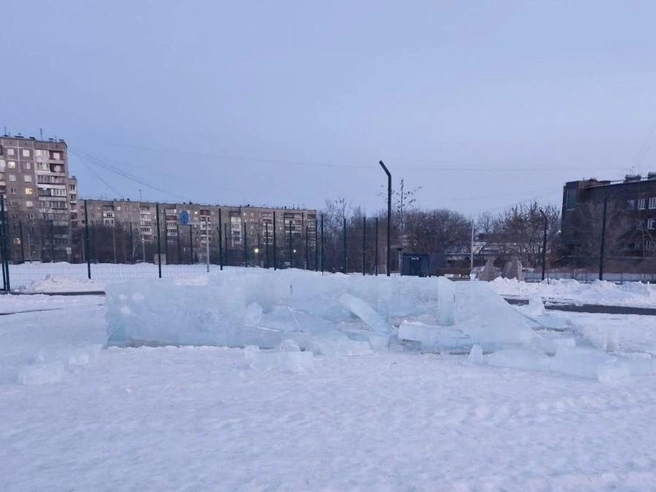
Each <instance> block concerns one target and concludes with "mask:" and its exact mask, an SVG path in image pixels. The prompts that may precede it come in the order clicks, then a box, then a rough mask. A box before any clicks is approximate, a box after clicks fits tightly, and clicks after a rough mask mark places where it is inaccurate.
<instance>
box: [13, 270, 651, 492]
mask: <svg viewBox="0 0 656 492" xmlns="http://www.w3.org/2000/svg"><path fill="white" fill-rule="evenodd" d="M321 281H322V277H320V276H319V277H317V278H315V279H314V282H321ZM202 282H204V281H201V283H202ZM353 295H355V294H353ZM81 299H82V298H80V299H76V298H49V297H46V296H26V297H18V296H0V311H1V312H14V311H17V310H19V309H17V308H21V309H22V308H25V307H26V304H25V303H26V302H27V303H31V302H34V303H35V304H34V307H35V308H39V309H46V308H47V306H49V305H50V306H51V308H52V309H55V310H53V311H42V312H41V311H40V312H30V313H21V314H15V315H7V316H0V415H1V416H2V418H0V442H1V445H0V454H2V459H0V490H3V491H10V492H13V491H25V490H39V491H60V490H80V491H82V490H93V491H115V490H135V491H136V490H226V491H233V490H262V491H264V490H266V491H296V490H309V491H318V490H333V491H337V490H339V491H349V490H360V491H364V490H367V491H368V490H376V491H378V490H382V491H453V490H456V491H472V492H473V491H502V490H503V491H551V490H554V491H595V492H596V491H611V490H612V491H656V434H655V433H654V432H653V431H652V429H653V426H654V423H655V417H654V415H656V378H654V377H644V376H634V377H625V376H626V374H621V371H619V373H618V371H612V370H610V371H607V373H606V374H604V378H603V380H604V383H605V384H604V383H601V382H599V380H597V379H594V378H588V377H577V376H573V375H571V374H570V373H561V374H556V373H554V372H544V371H534V370H527V369H529V368H527V367H525V364H524V365H522V364H521V362H522V361H524V362H526V364H529V363H537V364H538V365H539V363H540V361H541V360H544V359H541V358H540V357H546V356H544V355H539V357H528V358H526V359H525V356H526V355H527V351H530V349H521V350H524V351H523V352H520V353H517V352H515V353H510V352H509V350H510V349H507V350H504V351H497V352H494V353H492V354H487V355H484V354H483V351H482V349H481V347H480V346H475V347H474V348H473V349H472V351H471V354H470V355H469V356H468V355H462V356H455V355H440V354H421V353H418V352H408V351H403V350H400V349H399V350H396V351H395V350H389V351H371V350H366V351H362V352H357V354H358V355H350V356H347V355H341V354H342V352H341V351H337V353H335V354H329V355H322V354H318V355H312V354H311V353H310V352H303V351H301V348H300V346H298V344H295V342H288V341H284V343H283V344H282V345H281V346H279V347H278V349H277V351H275V352H266V351H264V352H262V353H260V352H261V351H260V350H259V349H257V348H253V347H247V348H246V349H239V348H221V347H158V348H153V347H139V348H108V349H103V348H102V344H103V343H104V341H105V340H106V324H105V309H106V308H105V307H104V306H102V305H97V304H98V303H101V302H102V298H95V297H93V296H91V298H90V299H85V300H83V301H81ZM369 305H372V303H371V302H370V303H369ZM409 305H410V304H408V306H409ZM534 307H535V306H533V308H534ZM458 312H459V311H458ZM458 312H456V315H457V314H458ZM516 312H517V313H518V315H519V316H522V315H523V314H530V315H531V316H539V313H537V314H536V312H535V309H533V310H531V309H530V307H529V306H526V307H522V308H519V309H517V311H516ZM258 313H259V311H258V310H253V312H250V313H249V315H250V316H251V319H257V318H258ZM520 313H521V314H520ZM560 316H562V317H563V318H565V319H566V321H567V323H566V326H568V327H569V328H568V330H569V331H568V332H567V334H566V335H568V336H571V337H574V338H576V339H577V340H578V341H579V343H580V342H581V341H584V342H587V343H588V344H589V348H590V350H589V351H588V352H587V353H588V354H600V353H601V354H606V355H605V357H609V356H612V355H613V354H608V353H607V352H605V351H606V350H611V351H617V352H618V353H622V354H624V356H625V357H626V358H632V360H635V361H638V362H641V363H642V362H645V363H646V364H650V363H651V355H652V354H656V318H654V317H648V316H620V315H612V316H610V315H594V314H578V313H577V314H569V313H567V314H561V315H560ZM423 321H424V322H426V323H429V321H431V320H427V319H424V320H423ZM280 322H281V323H282V322H284V320H281V321H280ZM416 322H422V321H421V320H416ZM431 322H435V320H432V321H431ZM457 323H458V320H457V316H456V322H455V325H454V326H456V325H457ZM548 333H550V332H548V330H547V331H546V332H544V333H543V332H540V336H541V337H542V338H545V339H546V338H547V334H548ZM556 335H557V336H558V337H561V338H562V337H563V336H564V335H563V333H561V332H557V333H556ZM346 339H347V340H348V338H346ZM339 340H341V341H342V342H343V341H344V339H343V338H342V339H337V340H332V343H339ZM563 346H567V344H563ZM593 348H594V349H597V351H592V349H593ZM516 350H520V349H516ZM574 353H575V352H573V351H571V350H570V351H569V352H568V351H564V352H562V353H561V356H562V357H563V364H565V363H566V362H569V359H568V356H571V355H572V354H574ZM263 354H269V355H271V354H275V355H274V356H273V357H265V358H261V356H262V355H263ZM281 354H282V355H281ZM285 354H286V355H285ZM298 354H307V355H305V356H300V357H299V356H298ZM540 354H541V353H540ZM500 355H501V356H500ZM596 356H597V355H594V357H596ZM503 357H506V363H503V361H501V365H502V366H504V367H497V366H496V365H494V363H498V362H499V359H503ZM557 357H558V356H555V357H553V360H555V359H556V358H557ZM586 357H587V356H586ZM495 358H496V359H497V360H496V361H495V360H494V359H495ZM584 359H585V358H584ZM310 360H311V361H312V362H309V361H310ZM512 364H517V365H518V367H520V368H519V369H518V368H512V367H507V366H508V365H512ZM576 367H580V365H577V366H576Z"/></svg>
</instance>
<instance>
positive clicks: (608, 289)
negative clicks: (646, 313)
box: [490, 278, 656, 308]
mask: <svg viewBox="0 0 656 492" xmlns="http://www.w3.org/2000/svg"><path fill="white" fill-rule="evenodd" d="M490 285H491V286H492V288H493V289H494V290H495V291H496V292H497V293H499V294H500V295H502V296H504V297H515V298H522V299H529V298H534V297H540V298H542V299H543V300H545V301H554V302H559V303H571V304H602V305H606V306H631V307H652V308H653V307H656V285H655V284H648V283H643V282H627V283H624V284H616V283H613V282H606V281H599V280H597V281H595V282H592V283H581V282H578V281H576V280H545V281H543V282H520V281H518V280H516V279H506V278H496V279H494V280H493V281H492V282H490Z"/></svg>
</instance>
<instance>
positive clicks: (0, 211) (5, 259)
mask: <svg viewBox="0 0 656 492" xmlns="http://www.w3.org/2000/svg"><path fill="white" fill-rule="evenodd" d="M0 215H1V216H2V224H0V234H1V235H2V238H1V239H2V242H1V243H0V253H2V280H3V284H4V290H6V291H7V292H9V291H10V290H11V285H10V282H9V247H8V245H7V240H8V236H9V235H8V234H7V232H8V231H9V227H8V226H7V211H6V209H5V199H4V197H0Z"/></svg>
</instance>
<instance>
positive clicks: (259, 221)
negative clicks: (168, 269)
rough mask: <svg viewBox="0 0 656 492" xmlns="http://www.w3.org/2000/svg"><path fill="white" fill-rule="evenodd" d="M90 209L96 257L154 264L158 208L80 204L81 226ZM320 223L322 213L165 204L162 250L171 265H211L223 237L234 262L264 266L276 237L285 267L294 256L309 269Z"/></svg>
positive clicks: (109, 202) (294, 260)
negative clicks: (209, 259)
mask: <svg viewBox="0 0 656 492" xmlns="http://www.w3.org/2000/svg"><path fill="white" fill-rule="evenodd" d="M85 206H86V215H87V216H88V220H89V226H90V230H91V233H90V235H91V242H92V243H94V244H96V251H94V247H93V245H92V246H90V249H91V255H92V256H93V257H95V258H97V259H99V261H113V260H114V259H115V260H116V261H134V260H140V261H153V255H154V254H155V253H156V249H155V248H156V239H157V210H158V205H157V204H156V203H154V202H141V201H131V200H85V201H84V202H80V211H79V215H80V219H81V221H80V223H81V224H84V217H85ZM274 216H275V225H274ZM316 219H317V212H316V210H310V209H291V208H265V207H251V206H242V207H234V206H223V205H201V204H197V203H164V204H159V230H160V241H161V242H160V246H161V248H162V255H163V256H164V257H165V258H166V260H167V261H169V262H173V263H178V262H180V263H187V262H189V261H192V259H193V261H205V259H206V255H207V251H208V248H209V250H210V258H211V259H212V261H216V260H217V259H218V250H219V238H220V239H221V248H222V249H223V251H226V254H227V256H228V261H229V262H231V263H234V264H237V263H239V264H242V263H244V262H247V263H249V264H262V265H264V264H266V263H267V258H266V252H267V251H269V250H270V249H271V247H272V246H273V243H274V234H275V236H276V240H277V246H278V249H279V251H280V253H279V254H280V257H279V264H281V265H282V264H285V263H288V262H289V253H290V252H291V254H292V256H291V261H292V263H293V264H295V265H304V264H305V263H306V262H307V261H308V260H307V257H308V254H307V253H308V252H307V251H306V250H307V249H308V247H306V245H308V244H311V245H312V246H314V244H315V238H316ZM94 236H95V237H94ZM98 236H102V237H101V238H99V237H98ZM208 241H209V243H208ZM294 255H295V256H294ZM230 259H232V261H230ZM270 260H271V258H269V261H270Z"/></svg>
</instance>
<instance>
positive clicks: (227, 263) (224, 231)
mask: <svg viewBox="0 0 656 492" xmlns="http://www.w3.org/2000/svg"><path fill="white" fill-rule="evenodd" d="M223 236H224V238H223V240H224V241H225V262H226V265H230V259H229V257H228V224H223Z"/></svg>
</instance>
